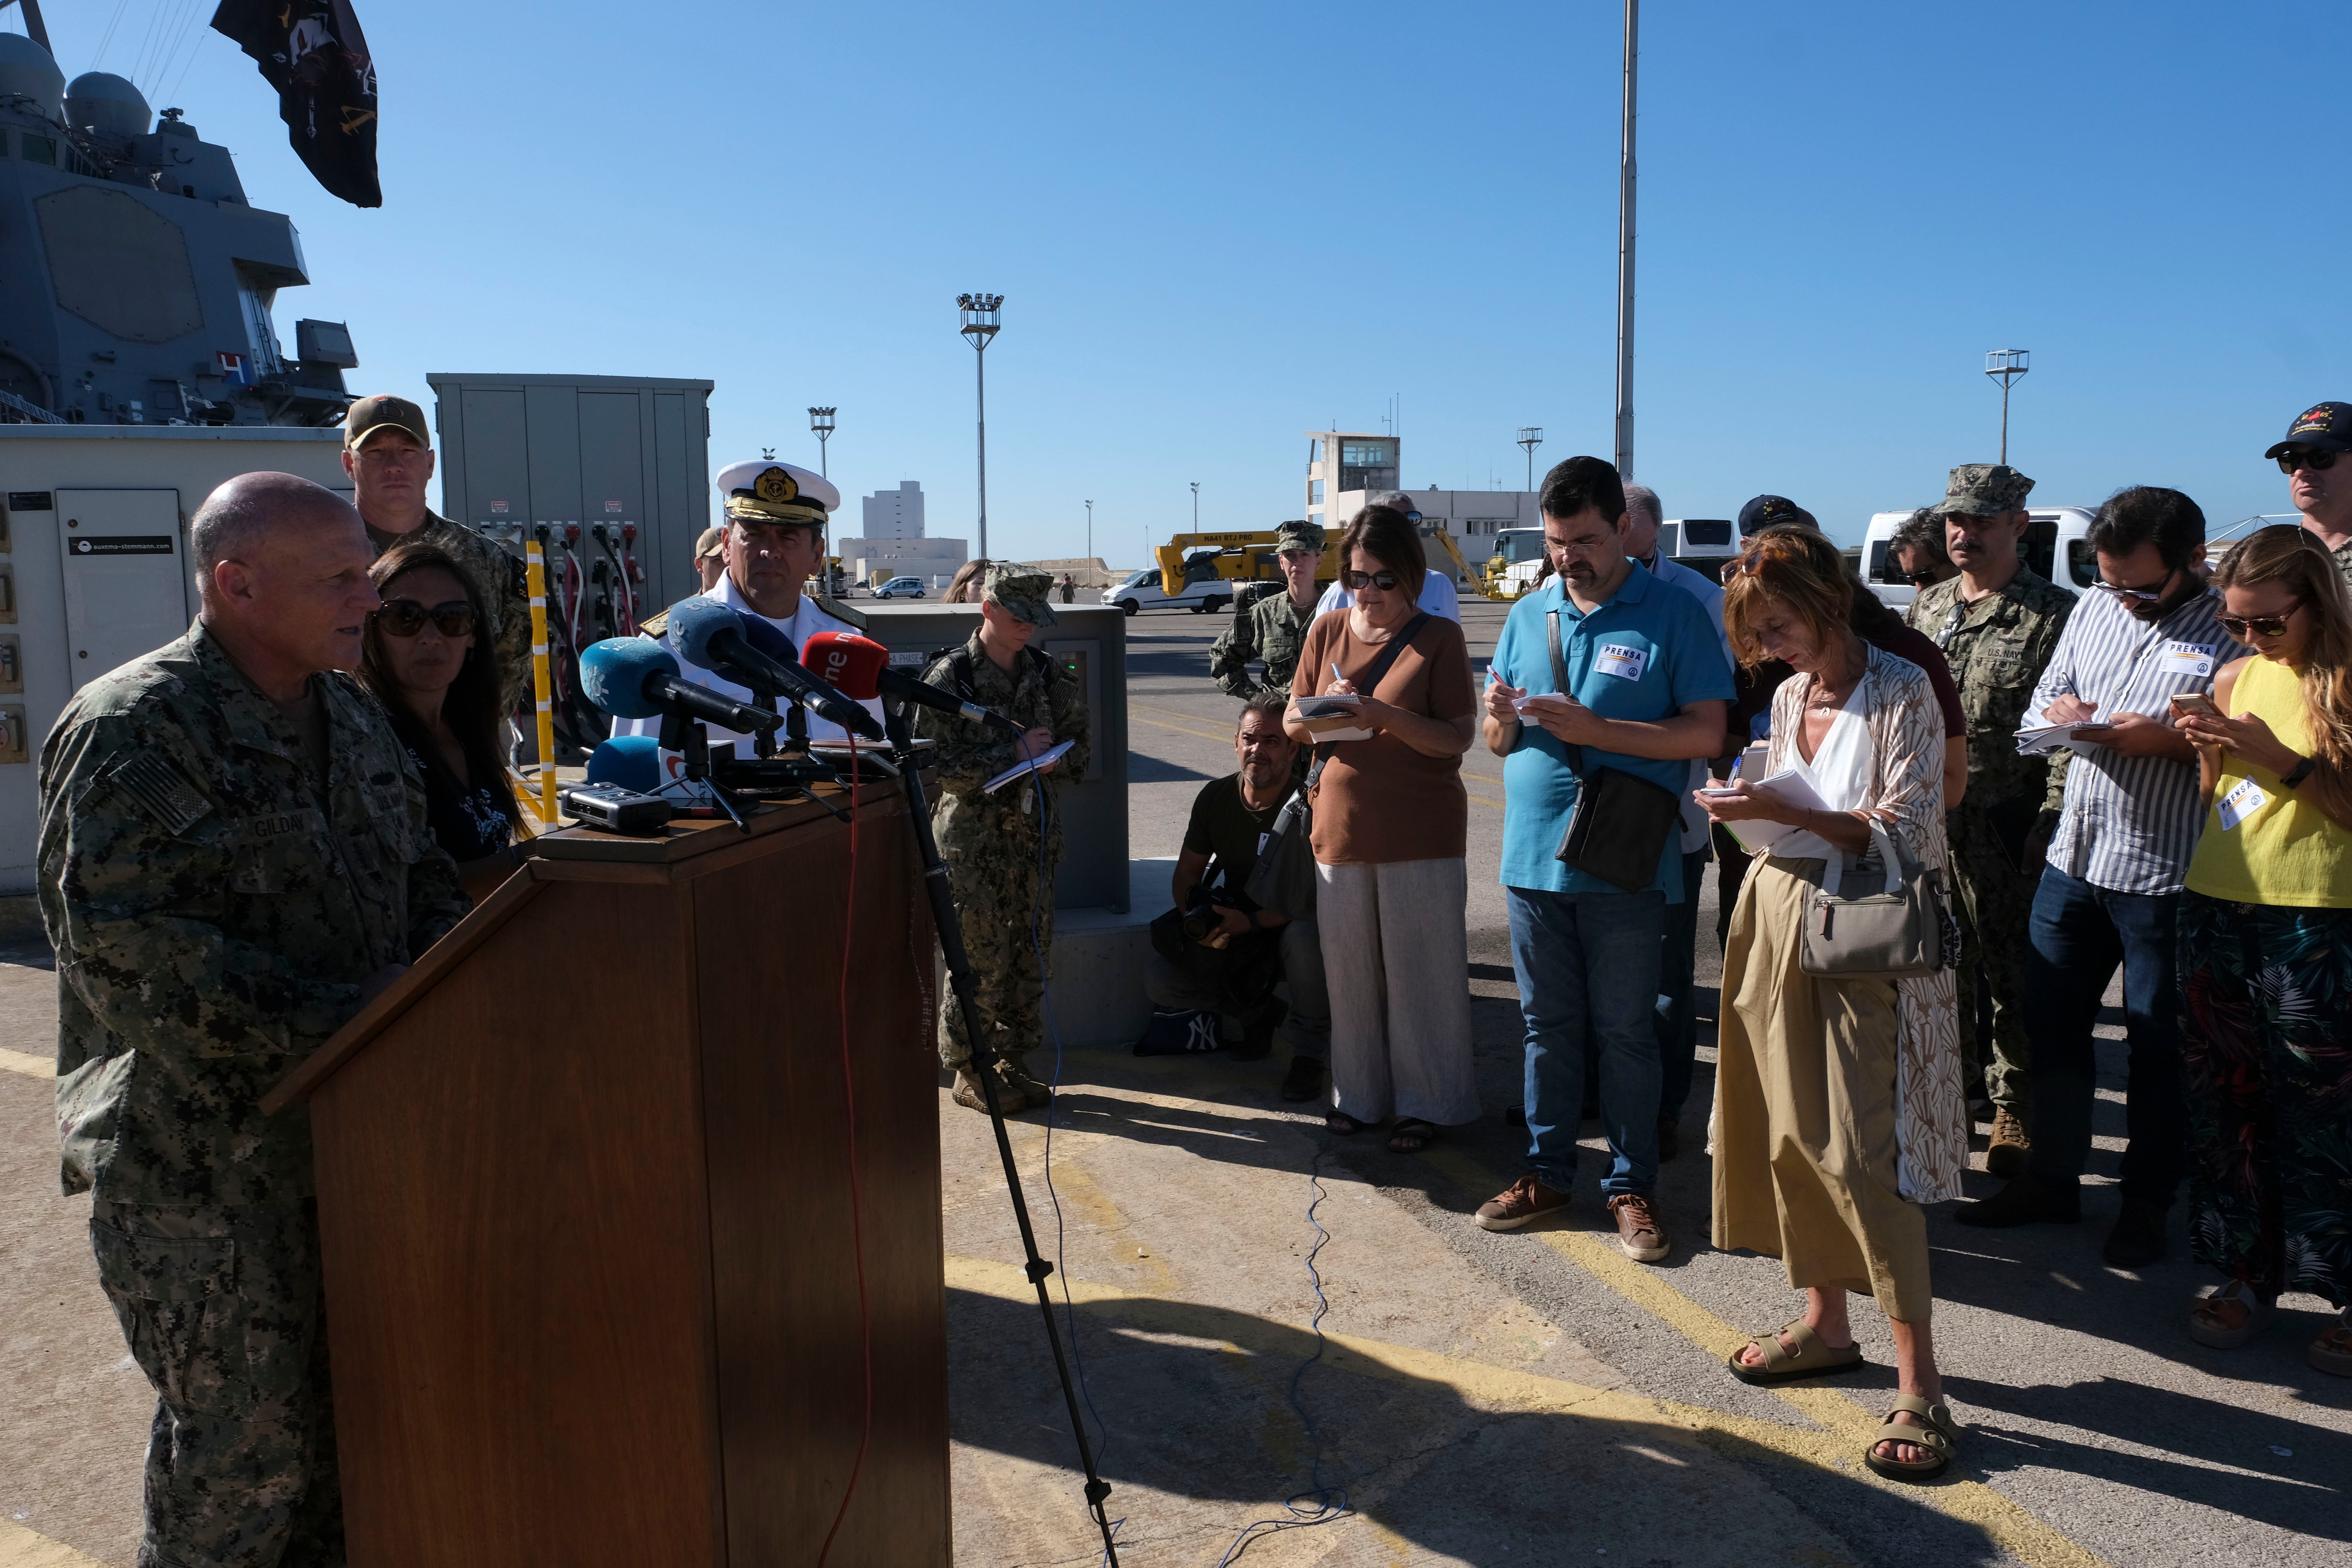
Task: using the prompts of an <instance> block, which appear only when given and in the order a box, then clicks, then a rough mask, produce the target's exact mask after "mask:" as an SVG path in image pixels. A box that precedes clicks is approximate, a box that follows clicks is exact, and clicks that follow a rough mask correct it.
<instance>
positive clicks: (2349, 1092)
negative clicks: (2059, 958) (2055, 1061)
mask: <svg viewBox="0 0 2352 1568" xmlns="http://www.w3.org/2000/svg"><path fill="white" fill-rule="evenodd" d="M2178 940H2179V955H2180V957H2179V973H2180V1037H2181V1052H2182V1065H2183V1068H2184V1069H2185V1074H2186V1079H2187V1088H2188V1094H2189V1238H2190V1241H2191V1244H2192V1246H2193V1247H2194V1248H2195V1250H2196V1255H2197V1256H2198V1257H2199V1258H2201V1259H2203V1260H2204V1261H2205V1262H2208V1263H2210V1264H2212V1265H2213V1266H2214V1267H2216V1268H2220V1269H2221V1272H2222V1273H2224V1274H2226V1275H2228V1276H2229V1277H2230V1278H2231V1279H2241V1280H2243V1281H2244V1282H2245V1283H2246V1284H2247V1285H2248V1286H2249V1287H2250V1288H2252V1289H2253V1291H2254V1292H2255V1293H2256V1294H2257V1295H2258V1296H2261V1297H2263V1299H2265V1300H2268V1299H2271V1298H2273V1297H2275V1296H2277V1295H2278V1294H2279V1293H2280V1292H2282V1291H2284V1290H2308V1291H2310V1292H2312V1293H2313V1294H2314V1295H2317V1296H2323V1297H2326V1299H2327V1300H2328V1301H2329V1302H2331V1303H2332V1304H2334V1305H2335V1306H2336V1308H2338V1309H2341V1308H2343V1307H2344V1306H2345V1305H2346V1304H2347V1292H2348V1291H2352V910H2335V909H2301V908H2295V907H2292V906H2288V905H2282V904H2241V903H2234V902H2231V901H2230V900H2225V899H2209V898H2206V897H2205V896H2203V895H2202V894H2200V893H2193V892H2192V893H2185V894H2183V895H2182V898H2181V910H2180V923H2179V939H2178Z"/></svg>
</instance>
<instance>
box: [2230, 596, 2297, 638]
mask: <svg viewBox="0 0 2352 1568" xmlns="http://www.w3.org/2000/svg"><path fill="white" fill-rule="evenodd" d="M2301 608H2303V605H2301V604H2300V603H2297V604H2296V605H2295V606H2294V610H2289V611H2288V612H2287V613H2286V614H2285V615H2283V616H2215V617H2214V618H2215V619H2217V620H2219V621H2220V622H2221V629H2222V630H2223V631H2225V632H2228V633H2229V634H2230V635H2231V637H2235V638H2237V639H2238V640H2239V641H2240V642H2243V641H2245V640H2246V637H2248V635H2249V634H2251V635H2252V636H2254V637H2284V636H2286V624H2287V622H2289V621H2291V620H2293V619H2294V611H2295V610H2300V609H2301Z"/></svg>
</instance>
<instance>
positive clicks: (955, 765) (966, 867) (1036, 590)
mask: <svg viewBox="0 0 2352 1568" xmlns="http://www.w3.org/2000/svg"><path fill="white" fill-rule="evenodd" d="M987 582H988V585H987V588H986V595H987V597H988V598H990V599H993V600H995V601H996V602H997V603H998V604H1000V605H1004V606H1005V607H1006V608H1008V609H1010V610H1012V611H1013V613H1014V614H1015V615H1017V616H1021V618H1022V619H1024V620H1026V621H1029V622H1030V623H1032V624H1033V625H1034V626H1038V627H1039V628H1040V635H1043V630H1044V628H1045V627H1049V626H1053V625H1054V624H1055V617H1054V612H1053V611H1052V610H1051V609H1050V608H1048V607H1047V605H1046V603H1045V597H1046V594H1047V592H1048V589H1049V587H1050V584H1051V582H1052V580H1051V579H1050V578H1048V577H1047V576H1046V575H1045V574H1043V573H1025V574H1016V573H1013V572H1011V571H1007V570H1005V569H1004V568H1002V567H994V566H992V567H991V568H989V572H988V579H987ZM959 664H961V666H963V668H965V669H966V670H968V672H969V679H970V683H971V684H970V687H969V689H961V690H960V689H959V688H958V684H957V679H956V678H957V674H958V670H957V667H958V665H959ZM923 679H925V680H927V681H929V683H930V684H931V685H933V686H937V687H939V688H940V689H943V690H949V691H956V692H957V693H958V695H960V696H961V697H963V698H964V699H965V700H969V701H972V702H977V703H979V704H980V705H981V706H982V707H983V708H987V709H991V710H994V711H996V712H998V713H1002V714H1003V715H1004V716H1005V717H1006V718H1008V719H1011V720H1012V721H1014V722H1015V723H1017V724H1020V725H1021V726H1023V727H1024V729H1038V728H1042V729H1046V730H1051V731H1053V732H1054V738H1055V741H1056V742H1060V741H1075V742H1077V744H1076V745H1075V746H1073V747H1072V748H1071V749H1070V752H1069V753H1068V754H1067V755H1066V756H1065V757H1063V758H1062V760H1061V761H1060V762H1059V763H1055V766H1054V771H1053V772H1051V773H1047V774H1045V800H1044V802H1043V803H1042V805H1041V803H1040V802H1039V801H1038V799H1037V786H1036V785H1035V784H1034V783H1032V782H1031V781H1030V780H1027V779H1020V780H1015V781H1014V782H1013V783H1012V784H1006V785H1005V786H1004V787H1003V789H1000V790H998V791H997V792H996V793H995V794H994V795H983V794H982V792H981V786H982V784H986V783H987V782H988V781H989V780H990V779H992V778H994V777H995V776H996V775H997V774H998V773H1003V771H1004V770H1005V769H1006V768H1009V767H1011V766H1012V765H1013V763H1015V762H1017V761H1019V760H1020V759H1019V757H1018V756H1017V754H1016V753H1015V751H1014V748H1013V738H1012V737H1011V736H1009V735H1004V734H1002V733H1000V732H999V731H994V730H992V729H989V728H986V727H984V726H982V725H979V724H975V723H972V722H971V721H969V720H965V719H959V718H957V717H955V716H954V715H952V714H947V713H940V712H938V711H935V710H931V709H929V708H919V709H917V710H916V731H917V733H918V734H919V735H922V736H925V737H928V738H929V739H930V740H933V741H936V742H938V746H937V748H936V749H935V750H934V751H933V752H931V762H932V763H933V765H934V766H935V767H937V769H938V770H939V780H940V798H939V803H938V805H935V806H934V807H933V808H932V812H931V827H932V831H933V832H934V833H935V834H936V835H937V836H938V837H939V841H940V858H941V859H943V860H945V861H946V862H947V866H948V880H949V886H950V889H951V891H952V892H953V893H954V895H955V905H956V913H957V915H958V917H959V918H960V919H961V923H962V927H963V943H964V952H965V953H966V954H967V955H968V956H969V957H970V959H971V968H972V974H973V976H974V978H975V979H976V981H977V982H978V985H977V993H978V994H977V1001H978V1003H979V1007H980V1018H981V1025H982V1027H983V1028H985V1029H988V1030H991V1031H992V1038H991V1039H990V1041H989V1042H988V1043H989V1045H990V1047H991V1048H992V1049H993V1050H994V1051H996V1052H997V1053H998V1054H999V1055H1000V1056H1003V1057H1005V1058H1010V1059H1011V1060H1013V1062H1014V1063H1016V1064H1017V1063H1018V1062H1019V1060H1020V1058H1021V1057H1022V1056H1023V1054H1024V1053H1025V1052H1027V1051H1030V1050H1032V1049H1034V1048H1035V1047H1037V1045H1038V1044H1039V1043H1040V1042H1041V1041H1042V1040H1043V1039H1044V1037H1045V1018H1044V1011H1043V1008H1044V1003H1045V974H1044V972H1043V971H1042V970H1041V969H1040V967H1039V965H1038V962H1037V954H1038V952H1040V951H1042V952H1048V953H1050V952H1053V951H1054V871H1055V867H1056V866H1057V865H1058V864H1059V863H1060V860H1061V858H1062V834H1061V817H1060V807H1059V799H1060V795H1061V785H1062V783H1063V781H1066V780H1070V779H1075V778H1076V777H1078V776H1079V775H1080V774H1081V773H1084V772H1085V771H1086V765H1087V755H1088V752H1089V750H1090V745H1089V736H1088V735H1087V705H1086V693H1085V692H1084V691H1083V690H1082V689H1080V688H1079V686H1078V683H1077V681H1076V679H1074V678H1073V677H1072V676H1071V674H1070V673H1069V671H1068V670H1067V669H1066V668H1064V667H1063V665H1062V664H1061V663H1060V661H1059V660H1056V659H1051V658H1046V657H1045V655H1044V654H1043V653H1040V652H1037V651H1036V650H1035V647H1034V643H1033V644H1032V646H1031V647H1028V648H1024V649H1023V650H1022V653H1021V657H1020V658H1018V659H1017V660H1015V661H1014V663H1013V670H1012V672H1011V673H1010V674H1008V673H1006V672H1005V671H1004V670H1002V669H999V668H997V667H996V661H995V660H993V659H992V658H989V657H988V653H987V650H986V649H984V648H982V647H981V642H980V634H979V633H978V632H974V633H973V634H972V637H971V641H970V642H968V643H966V644H965V645H964V646H963V647H962V648H961V650H960V651H959V652H958V653H955V654H951V655H949V656H948V657H946V658H939V659H935V660H933V661H932V663H931V667H930V668H929V669H927V670H925V671H924V672H923ZM1041 840H1042V843H1043V846H1044V848H1043V854H1042V862H1043V863H1042V864H1041V863H1040V861H1041V855H1040V849H1039V845H1040V842H1041ZM1033 922H1034V928H1033ZM1033 942H1034V946H1033V945H1032V943H1033ZM940 1015H941V1022H942V1024H943V1025H944V1028H943V1031H942V1034H941V1037H940V1061H942V1062H943V1063H945V1064H946V1065H947V1066H948V1067H950V1068H959V1067H961V1066H963V1064H964V1063H965V1062H966V1061H968V1060H969V1059H970V1058H971V1041H970V1040H969V1039H968V1038H967V1037H966V1036H965V1033H964V1023H963V1011H962V1009H961V1007H960V1006H958V1005H957V1004H956V1001H955V997H954V994H953V993H952V992H951V991H950V993H949V994H946V995H944V996H942V997H941V998H940Z"/></svg>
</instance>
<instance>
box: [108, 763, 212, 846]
mask: <svg viewBox="0 0 2352 1568" xmlns="http://www.w3.org/2000/svg"><path fill="white" fill-rule="evenodd" d="M114 782H115V783H116V784H118V785H119V786H121V790H122V792H123V793H124V794H125V795H129V796H130V797H131V799H132V800H133V801H135V802H137V803H138V805H140V807H141V808H142V809H143V810H144V811H145V812H146V813H147V815H148V816H152V817H153V818H154V819H155V820H156V821H157V822H159V823H161V824H162V825H163V831H164V832H166V833H173V834H179V833H185V832H186V831H187V830H188V829H189V828H191V827H193V826H195V825H196V824H197V823H198V822H201V821H203V820H204V818H205V814H206V813H208V812H210V811H211V810H212V808H213V803H212V802H211V801H209V800H207V799H206V798H205V792H204V791H202V790H200V789H198V788H197V787H196V786H195V785H194V784H190V783H189V782H188V777H187V775H186V774H185V773H182V772H181V771H180V770H179V769H178V768H176V767H173V765H172V764H171V763H168V762H166V761H164V760H163V758H162V757H160V756H158V755H156V754H155V753H154V752H140V753H139V754H138V755H137V756H135V757H133V758H131V760H130V761H129V762H127V763H123V764H122V765H121V767H119V768H117V769H115V770H114Z"/></svg>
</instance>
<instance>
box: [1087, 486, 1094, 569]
mask: <svg viewBox="0 0 2352 1568" xmlns="http://www.w3.org/2000/svg"><path fill="white" fill-rule="evenodd" d="M1094 563H1095V503H1094V502H1092V501H1088V502H1087V566H1088V567H1092V566H1093V565H1094Z"/></svg>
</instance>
